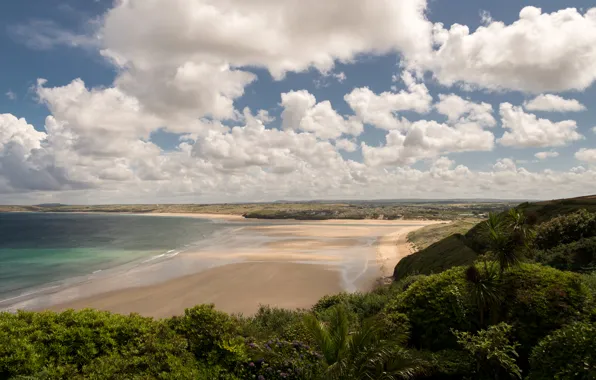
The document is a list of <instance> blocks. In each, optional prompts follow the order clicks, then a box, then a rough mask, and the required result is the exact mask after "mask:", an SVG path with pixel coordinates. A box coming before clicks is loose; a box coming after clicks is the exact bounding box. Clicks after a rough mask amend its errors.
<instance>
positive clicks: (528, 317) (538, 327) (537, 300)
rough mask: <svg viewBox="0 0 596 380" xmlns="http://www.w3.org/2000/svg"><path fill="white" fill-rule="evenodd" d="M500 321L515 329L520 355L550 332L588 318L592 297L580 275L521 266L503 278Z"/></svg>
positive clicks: (527, 265) (538, 267)
mask: <svg viewBox="0 0 596 380" xmlns="http://www.w3.org/2000/svg"><path fill="white" fill-rule="evenodd" d="M503 295H504V300H503V303H502V305H503V309H502V319H503V320H504V321H506V322H507V323H510V324H512V325H513V327H514V336H515V338H516V339H517V340H518V341H519V343H520V344H521V346H520V354H521V353H523V354H524V355H527V354H529V351H530V349H531V347H532V346H533V345H535V344H536V343H537V342H538V341H539V340H540V339H542V338H543V337H544V336H546V335H548V334H549V333H550V332H551V331H553V330H556V329H558V328H561V327H562V326H564V325H565V324H568V323H571V322H574V321H576V320H582V319H585V318H587V317H588V314H589V309H590V305H591V302H592V297H591V295H590V292H589V290H588V289H587V288H586V286H585V285H584V284H583V283H582V281H581V278H580V276H579V275H577V274H575V273H570V272H562V271H558V270H556V269H553V268H549V267H543V266H540V265H536V264H524V265H522V266H520V267H518V268H514V269H512V270H510V271H508V272H506V273H505V276H504V278H503Z"/></svg>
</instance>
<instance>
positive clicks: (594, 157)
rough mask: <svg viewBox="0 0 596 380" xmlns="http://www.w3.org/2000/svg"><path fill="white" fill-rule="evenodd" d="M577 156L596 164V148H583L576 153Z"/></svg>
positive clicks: (579, 158)
mask: <svg viewBox="0 0 596 380" xmlns="http://www.w3.org/2000/svg"><path fill="white" fill-rule="evenodd" d="M575 158H577V159H578V160H580V161H584V162H588V163H591V164H596V149H586V148H582V149H580V150H578V151H577V152H576V153H575Z"/></svg>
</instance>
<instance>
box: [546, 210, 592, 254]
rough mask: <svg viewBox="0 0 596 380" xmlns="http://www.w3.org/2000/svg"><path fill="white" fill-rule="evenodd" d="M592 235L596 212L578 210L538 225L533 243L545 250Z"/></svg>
mask: <svg viewBox="0 0 596 380" xmlns="http://www.w3.org/2000/svg"><path fill="white" fill-rule="evenodd" d="M593 236H596V213H590V212H588V211H586V210H579V211H577V212H574V213H572V214H569V215H563V216H559V217H556V218H553V219H551V220H549V221H548V222H546V223H543V224H541V225H540V226H538V229H537V231H536V239H535V244H536V247H537V248H538V249H541V250H547V249H551V248H554V247H556V246H558V245H561V244H569V243H572V242H574V241H578V240H581V239H584V238H589V237H593Z"/></svg>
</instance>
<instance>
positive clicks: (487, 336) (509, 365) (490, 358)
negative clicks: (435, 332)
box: [454, 323, 522, 379]
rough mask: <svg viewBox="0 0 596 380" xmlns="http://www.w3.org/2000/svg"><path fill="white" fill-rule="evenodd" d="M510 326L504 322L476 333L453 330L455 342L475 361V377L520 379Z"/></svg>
mask: <svg viewBox="0 0 596 380" xmlns="http://www.w3.org/2000/svg"><path fill="white" fill-rule="evenodd" d="M510 331H511V326H510V325H508V324H505V323H500V324H498V325H493V326H490V327H489V328H488V329H486V330H480V331H478V333H476V334H471V333H469V332H460V331H454V334H455V336H456V337H457V342H458V343H459V344H460V345H461V346H462V347H463V348H464V350H465V351H467V352H469V353H470V354H471V355H472V357H473V358H474V360H475V361H476V370H475V378H478V379H512V378H518V379H521V377H522V376H521V370H520V369H519V367H518V366H517V364H516V358H517V356H518V355H517V352H516V351H515V349H516V347H517V346H518V344H517V343H511V341H510V338H509V335H510Z"/></svg>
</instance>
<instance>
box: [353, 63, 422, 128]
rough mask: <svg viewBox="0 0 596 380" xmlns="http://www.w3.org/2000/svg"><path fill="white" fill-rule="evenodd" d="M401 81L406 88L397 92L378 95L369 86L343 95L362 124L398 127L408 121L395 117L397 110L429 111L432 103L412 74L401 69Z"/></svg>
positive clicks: (378, 126)
mask: <svg viewBox="0 0 596 380" xmlns="http://www.w3.org/2000/svg"><path fill="white" fill-rule="evenodd" d="M402 80H403V81H404V83H405V84H406V86H407V90H402V91H400V92H398V93H395V92H383V93H381V94H379V95H377V94H375V93H374V92H372V91H371V90H370V89H369V88H367V87H363V88H357V89H354V90H353V91H352V92H351V93H349V94H347V95H346V96H344V100H345V101H346V102H347V103H348V104H349V105H350V107H351V108H352V110H353V111H354V113H355V114H356V116H358V117H359V118H360V119H361V120H362V121H363V122H364V123H366V124H371V125H374V126H375V127H377V128H380V129H386V130H392V129H399V128H402V127H403V126H404V124H407V122H406V121H404V120H403V119H402V120H400V119H398V118H397V117H396V115H395V114H396V113H397V112H399V111H415V112H418V113H424V112H428V111H429V110H430V105H431V103H432V96H431V95H430V94H429V93H428V88H426V86H425V85H424V84H423V83H418V82H416V80H415V79H414V77H413V76H412V74H411V73H409V72H407V71H404V72H403V73H402Z"/></svg>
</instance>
